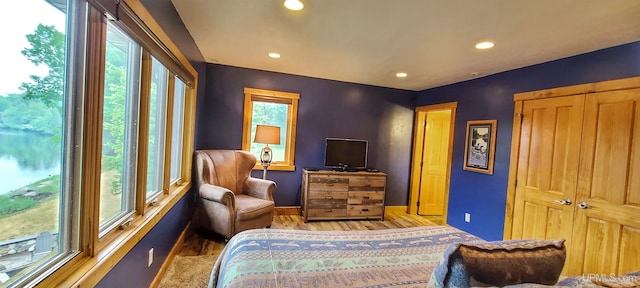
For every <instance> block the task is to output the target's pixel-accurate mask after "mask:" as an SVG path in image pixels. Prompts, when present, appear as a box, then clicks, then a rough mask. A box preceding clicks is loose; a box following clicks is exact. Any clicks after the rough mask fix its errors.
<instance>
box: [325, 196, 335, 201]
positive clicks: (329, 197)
mask: <svg viewBox="0 0 640 288" xmlns="http://www.w3.org/2000/svg"><path fill="white" fill-rule="evenodd" d="M324 199H327V200H333V196H326V197H324Z"/></svg>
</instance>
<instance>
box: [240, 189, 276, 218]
mask: <svg viewBox="0 0 640 288" xmlns="http://www.w3.org/2000/svg"><path fill="white" fill-rule="evenodd" d="M236 205H237V207H238V210H237V213H238V215H237V216H236V217H237V219H238V220H245V219H251V218H255V217H258V216H260V215H262V214H265V213H269V212H270V211H273V209H274V205H273V201H269V200H262V199H257V198H254V197H251V196H247V195H237V196H236Z"/></svg>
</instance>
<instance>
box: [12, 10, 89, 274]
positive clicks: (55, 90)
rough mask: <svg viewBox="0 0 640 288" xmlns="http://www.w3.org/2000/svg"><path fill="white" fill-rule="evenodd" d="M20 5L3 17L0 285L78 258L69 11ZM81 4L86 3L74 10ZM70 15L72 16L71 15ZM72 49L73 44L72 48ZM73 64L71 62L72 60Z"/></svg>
mask: <svg viewBox="0 0 640 288" xmlns="http://www.w3.org/2000/svg"><path fill="white" fill-rule="evenodd" d="M50 3H51V2H47V1H45V0H28V1H18V2H16V3H13V4H12V5H11V9H10V10H11V11H10V12H8V13H7V15H5V16H6V17H2V18H0V26H1V27H2V28H0V29H2V38H3V44H2V48H1V49H2V53H0V61H1V62H2V63H3V65H4V67H5V68H7V69H2V71H0V73H1V78H2V81H0V183H1V184H0V286H2V287H6V286H23V285H25V283H28V282H31V281H34V279H37V278H38V277H42V276H41V275H42V274H43V273H44V274H46V273H47V271H48V273H50V272H51V271H50V270H51V269H52V267H54V266H56V265H58V264H60V263H63V262H64V261H65V260H64V259H68V258H69V257H72V256H73V255H76V254H77V253H78V250H79V246H78V243H77V242H75V241H73V240H72V238H73V234H72V232H71V231H72V223H73V218H72V216H71V215H73V214H74V213H76V212H77V210H74V209H73V208H72V205H71V201H70V200H71V199H75V198H76V197H77V195H76V194H75V193H74V189H73V186H72V185H70V183H68V182H67V181H65V179H68V178H70V177H73V175H74V173H75V171H76V170H75V169H76V168H77V167H78V166H77V164H78V163H77V162H75V160H73V159H74V158H73V153H74V150H73V147H74V145H75V144H76V143H74V142H73V141H74V134H73V133H74V132H73V131H74V130H75V127H76V125H77V124H76V123H74V122H73V121H72V119H74V114H73V113H74V111H73V110H72V109H66V108H67V107H72V105H73V103H74V101H75V99H76V97H77V95H76V94H75V93H74V89H72V88H71V87H73V83H75V81H74V75H71V74H68V71H70V70H69V67H70V66H72V65H76V64H77V63H76V62H75V61H77V60H78V59H70V58H67V57H66V56H65V55H66V54H67V53H68V51H69V46H71V45H73V43H75V39H73V38H71V39H68V38H67V36H70V35H74V33H75V32H76V31H74V30H70V28H67V27H72V25H69V24H67V22H70V21H71V19H70V18H72V17H73V16H72V15H71V14H70V13H68V11H72V9H68V7H67V5H66V4H65V3H64V2H63V3H62V4H58V5H55V6H54V5H52V4H50ZM74 5H80V4H74ZM67 15H69V16H67ZM68 43H72V44H71V45H69V44H68ZM68 60H69V61H68Z"/></svg>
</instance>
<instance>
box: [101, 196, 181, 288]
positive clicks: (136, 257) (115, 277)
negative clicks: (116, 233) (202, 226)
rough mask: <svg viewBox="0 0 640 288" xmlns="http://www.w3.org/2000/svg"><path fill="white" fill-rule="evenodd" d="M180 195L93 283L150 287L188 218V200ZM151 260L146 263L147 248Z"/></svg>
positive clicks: (108, 287)
mask: <svg viewBox="0 0 640 288" xmlns="http://www.w3.org/2000/svg"><path fill="white" fill-rule="evenodd" d="M186 198H188V197H183V198H182V200H180V201H179V202H178V203H177V204H176V205H175V206H173V208H172V209H171V210H170V211H169V213H167V214H166V215H165V216H164V217H163V218H162V220H160V222H158V224H156V226H155V227H154V228H153V229H151V231H149V233H147V235H145V236H144V238H142V240H140V241H139V242H138V243H137V244H136V245H135V246H134V247H133V249H131V251H129V253H128V254H127V255H126V256H125V257H124V258H122V260H120V262H118V264H117V265H116V266H114V267H113V268H112V269H111V271H109V273H107V275H105V277H104V278H102V280H101V281H100V282H99V283H98V285H96V287H105V288H112V287H149V285H150V284H151V281H153V279H154V278H155V277H156V274H158V271H159V270H160V266H162V263H164V261H165V260H166V259H167V255H169V251H171V248H173V245H174V244H175V243H176V239H178V236H180V233H182V231H183V230H184V228H185V227H186V225H187V223H188V222H189V220H190V214H189V213H187V211H189V209H190V208H189V201H186ZM151 248H153V250H154V253H153V264H151V266H150V267H147V257H148V252H149V249H151Z"/></svg>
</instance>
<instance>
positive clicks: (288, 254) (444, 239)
mask: <svg viewBox="0 0 640 288" xmlns="http://www.w3.org/2000/svg"><path fill="white" fill-rule="evenodd" d="M463 241H481V240H480V239H479V238H477V237H475V236H473V235H471V234H468V233H465V232H463V231H460V230H458V229H455V228H452V227H447V226H427V227H416V228H403V229H388V230H373V231H348V232H345V231H300V230H278V229H257V230H249V231H244V232H241V233H239V234H237V235H236V236H234V237H233V238H232V239H231V240H229V243H228V244H227V246H226V247H225V248H224V250H223V251H222V253H221V254H220V256H219V257H218V260H217V261H216V263H215V266H214V267H213V271H212V273H211V280H210V282H209V287H242V288H246V287H325V288H329V287H425V285H426V284H427V282H429V278H430V277H431V272H432V271H433V269H434V267H435V266H436V264H437V263H438V261H439V260H440V257H441V256H442V253H443V252H444V250H445V248H446V247H447V246H448V245H449V244H450V243H456V242H463Z"/></svg>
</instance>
